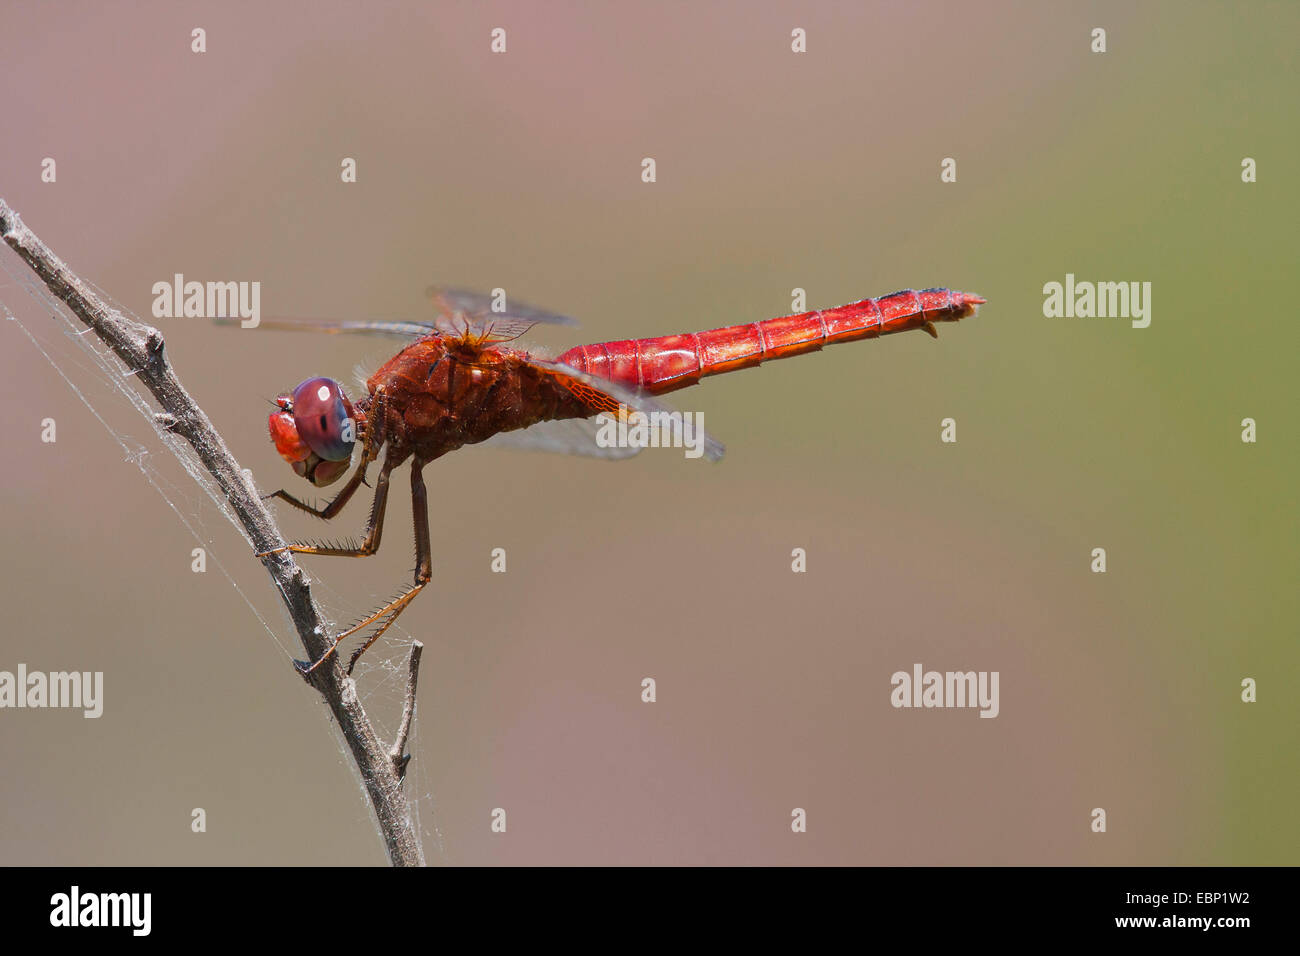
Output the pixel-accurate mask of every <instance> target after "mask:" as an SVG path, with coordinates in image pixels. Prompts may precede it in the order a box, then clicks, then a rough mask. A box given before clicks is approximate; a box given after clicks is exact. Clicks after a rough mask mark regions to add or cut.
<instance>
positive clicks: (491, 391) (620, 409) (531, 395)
mask: <svg viewBox="0 0 1300 956" xmlns="http://www.w3.org/2000/svg"><path fill="white" fill-rule="evenodd" d="M431 295H432V298H433V301H434V303H435V305H436V306H437V308H438V311H439V313H440V316H439V318H437V319H435V320H434V321H432V322H427V323H425V322H341V323H334V324H330V325H325V326H315V327H316V328H318V329H321V330H324V331H331V332H350V331H360V332H381V333H390V334H397V335H405V336H411V337H415V338H416V339H417V340H416V341H414V342H412V343H411V344H409V345H407V346H406V347H405V348H404V349H402V350H401V351H400V352H398V353H397V354H396V355H394V356H393V357H392V358H391V359H389V360H388V361H387V362H386V363H384V365H383V366H382V367H381V368H380V369H379V371H377V372H375V374H374V375H372V376H371V377H370V378H369V380H368V381H367V382H366V388H367V390H368V392H369V394H367V395H366V396H365V397H364V398H362V399H360V400H359V401H356V402H352V401H350V400H349V399H348V396H347V395H346V394H345V393H344V391H343V387H342V386H341V385H340V384H339V383H338V382H336V381H334V380H333V379H329V378H309V379H307V380H306V381H304V382H303V383H302V384H300V385H299V386H298V387H297V388H295V389H294V390H293V392H291V393H286V394H283V395H280V396H279V397H278V398H277V399H276V405H277V410H276V411H275V412H274V413H273V414H272V415H271V417H270V422H269V425H270V430H271V439H272V440H273V441H274V442H275V447H276V450H277V451H279V453H280V455H281V457H283V458H284V459H285V461H287V462H289V464H290V465H292V466H293V470H294V472H295V473H296V474H298V475H299V476H300V477H302V478H306V479H307V480H308V481H310V482H311V483H312V484H314V485H316V486H318V487H324V486H325V485H329V484H332V483H333V482H335V481H337V480H338V479H339V478H340V477H342V475H343V474H344V472H346V471H347V469H348V467H349V466H350V462H351V459H352V454H353V450H354V448H355V446H356V444H357V442H358V441H359V442H360V443H361V456H360V461H359V462H358V464H357V468H356V470H355V471H353V473H352V477H351V478H349V479H348V482H347V483H346V484H345V485H344V486H343V489H342V491H340V493H339V495H338V497H336V498H335V499H334V500H333V501H332V502H330V503H329V504H327V505H325V506H324V507H322V508H316V507H314V506H313V505H310V504H307V503H305V502H303V501H300V500H299V499H297V498H295V497H294V496H293V495H291V494H289V493H288V492H287V491H284V490H283V489H282V490H280V491H277V492H275V493H274V494H273V495H269V496H268V497H271V498H281V499H283V500H284V501H287V502H288V503H289V504H291V505H293V506H294V507H295V508H300V509H301V510H303V511H306V512H309V513H310V514H314V515H316V516H318V517H320V518H326V519H329V518H333V517H334V516H335V515H337V514H338V513H339V512H340V511H342V510H343V507H344V505H346V504H347V503H348V501H350V500H351V498H352V496H353V494H354V493H355V492H356V490H357V489H358V488H359V487H360V486H361V485H362V484H363V483H367V482H366V469H367V468H368V467H369V465H370V463H371V462H373V461H375V460H376V459H377V458H378V456H379V452H380V450H381V449H382V450H383V451H384V460H383V463H382V464H381V465H380V467H379V477H378V479H377V481H376V483H375V497H374V503H373V505H372V506H371V509H370V520H369V521H368V522H367V524H366V531H365V537H364V538H363V539H362V541H361V543H360V544H356V543H354V542H343V543H329V544H323V543H311V542H296V543H294V544H291V545H288V550H290V551H293V552H297V553H299V554H327V555H339V556H343V557H362V556H365V555H371V554H374V553H375V552H376V551H378V550H379V541H380V536H381V534H382V533H383V529H384V509H385V506H386V504H387V502H388V480H389V475H390V474H391V473H392V471H393V469H394V468H396V467H397V466H399V465H401V464H402V463H403V462H405V461H406V460H407V459H408V458H409V459H411V500H412V505H413V511H414V515H415V548H416V568H415V580H414V582H413V583H412V584H411V585H410V587H408V588H406V589H405V590H403V591H402V592H401V593H400V594H399V595H398V596H397V597H396V598H394V599H393V600H392V601H390V602H389V603H388V604H386V605H385V606H384V607H382V608H380V609H379V610H377V611H375V613H373V614H371V615H369V616H368V617H366V618H365V619H363V620H361V621H359V622H358V623H357V624H355V625H354V626H352V627H351V628H349V629H348V630H346V631H344V632H343V633H342V634H340V635H339V636H338V637H337V638H335V641H334V643H333V645H332V646H331V647H330V649H329V650H328V651H326V652H325V653H324V654H323V655H322V656H321V658H320V660H317V661H316V662H314V663H311V664H308V663H306V662H303V661H296V662H295V664H296V665H297V666H298V669H299V671H300V672H301V673H303V674H304V676H306V675H308V674H310V673H311V672H312V671H313V670H315V669H316V668H317V667H319V666H320V664H321V663H322V662H324V661H325V660H326V659H327V658H328V657H329V656H330V654H332V653H333V652H334V650H335V649H336V648H337V647H338V645H339V643H340V642H341V641H343V640H344V639H346V638H348V637H350V636H352V635H353V634H356V633H358V632H359V631H362V630H364V629H365V628H367V627H370V626H371V625H375V624H377V625H378V627H377V629H376V630H375V631H374V633H373V634H371V635H370V637H369V638H368V639H367V640H366V641H365V643H364V644H362V646H361V647H360V648H359V649H358V650H357V651H356V652H355V653H354V654H353V655H352V658H351V660H349V662H348V673H349V674H350V673H351V672H352V668H353V667H354V666H355V665H356V662H357V659H358V658H359V657H360V656H361V655H362V654H364V653H365V652H366V650H367V649H368V648H370V647H371V645H373V644H374V643H375V641H377V640H378V639H379V638H380V636H381V635H382V634H383V633H384V631H385V630H387V629H388V627H389V626H390V625H391V624H392V623H393V621H394V620H396V619H397V616H398V615H399V614H401V612H402V611H403V610H405V609H406V607H407V606H408V605H409V604H410V603H411V601H412V600H413V599H414V598H415V596H416V595H417V594H418V593H419V592H420V591H421V590H422V589H423V588H424V587H425V585H427V584H428V583H429V580H430V579H431V578H432V576H433V561H432V556H431V548H430V541H429V505H428V499H427V495H426V493H425V489H424V478H423V471H424V466H425V465H427V464H428V463H429V462H431V461H433V460H434V459H436V458H440V457H442V456H443V455H445V454H447V452H449V451H455V450H456V449H457V448H460V447H461V446H462V445H472V444H477V443H479V442H483V441H487V440H489V439H494V443H496V444H510V445H513V446H514V447H527V448H541V449H546V450H552V451H565V452H569V453H572V454H589V455H595V456H599V457H604V458H615V457H625V456H627V455H629V454H635V452H636V451H637V450H638V449H636V448H626V447H624V448H614V447H605V445H607V444H608V442H605V443H603V444H602V443H601V442H600V441H599V440H598V438H597V434H598V430H599V428H598V425H597V424H596V421H595V419H594V416H597V415H600V414H601V413H606V414H607V415H610V416H627V415H628V414H629V413H630V412H641V413H643V414H647V415H651V414H654V413H656V412H658V413H663V412H667V409H666V408H665V406H663V405H661V404H660V403H659V402H657V401H656V400H655V398H654V396H656V395H661V394H663V393H665V392H672V391H676V390H677V389H679V388H686V387H687V386H689V385H694V384H695V383H696V382H698V381H699V380H700V379H702V378H704V377H705V376H707V375H717V374H719V373H721V372H731V371H735V370H736V369H742V368H751V367H752V366H755V365H758V364H759V363H761V362H765V361H767V360H769V359H778V358H787V357H789V356H791V355H801V354H803V353H804V352H813V351H816V350H818V349H820V348H821V347H822V346H823V345H829V344H833V343H836V342H851V341H854V340H856V339H873V338H877V337H878V336H881V335H891V334H893V333H895V332H905V331H907V330H909V329H924V330H926V331H927V332H929V333H930V335H932V336H935V337H936V338H937V337H938V333H937V332H936V331H935V327H934V323H936V322H955V321H957V320H958V319H964V318H967V317H968V316H971V315H974V314H975V310H976V307H977V306H979V305H982V304H983V302H984V299H982V298H980V297H979V296H977V295H972V294H971V293H969V292H953V291H951V290H949V289H925V290H922V291H920V292H916V291H912V290H908V291H905V292H895V293H893V294H892V295H887V296H884V297H882V298H879V299H863V300H862V301H860V302H854V303H851V304H849V305H842V306H840V307H839V308H837V309H825V310H819V311H813V312H804V313H802V314H800V315H788V316H783V317H781V318H775V319H767V320H766V321H763V322H750V323H747V324H745V325H732V326H728V327H726V328H721V329H713V330H712V331H709V332H688V333H685V334H683V335H666V336H660V337H658V338H648V339H628V340H624V341H619V342H599V343H596V344H595V345H580V346H578V347H576V348H573V349H570V350H569V351H567V352H565V353H564V354H563V355H561V356H559V358H557V359H546V358H543V357H541V356H539V355H536V354H532V353H529V352H526V351H523V350H521V349H517V348H510V347H507V346H505V345H503V344H502V343H505V342H511V341H513V340H514V339H516V338H518V337H519V336H520V335H522V334H523V333H524V332H526V331H527V330H528V329H529V328H531V327H532V326H533V325H535V324H537V323H539V322H543V323H551V324H561V325H573V324H575V323H574V322H573V320H572V319H569V318H566V317H564V316H559V315H555V314H553V313H550V312H544V311H541V310H539V309H533V308H531V307H527V306H522V305H520V304H517V303H516V304H513V305H512V306H511V308H509V309H503V308H498V307H499V306H502V305H503V303H502V302H501V301H500V300H499V299H496V300H494V299H493V298H492V297H489V296H484V295H480V294H477V293H472V292H462V291H456V290H449V289H436V290H431ZM262 324H263V325H268V326H270V327H273V328H274V327H279V328H303V327H304V326H305V323H294V322H278V323H277V322H263V323H262ZM722 452H723V448H722V445H720V444H719V443H717V442H716V441H714V440H713V439H711V438H708V437H707V436H706V437H704V438H703V454H704V456H705V457H706V458H709V459H710V460H717V459H718V458H720V457H722Z"/></svg>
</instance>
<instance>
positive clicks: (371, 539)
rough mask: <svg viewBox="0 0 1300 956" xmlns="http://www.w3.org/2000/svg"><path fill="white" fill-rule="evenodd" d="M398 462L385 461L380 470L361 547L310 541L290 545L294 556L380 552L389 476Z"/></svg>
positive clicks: (342, 556) (358, 554)
mask: <svg viewBox="0 0 1300 956" xmlns="http://www.w3.org/2000/svg"><path fill="white" fill-rule="evenodd" d="M395 465H396V462H394V461H392V460H391V458H386V459H384V464H383V467H381V468H380V469H379V478H378V480H377V481H376V482H375V500H374V503H373V504H372V505H371V506H370V520H369V521H368V522H367V523H366V536H365V538H363V539H362V541H361V544H360V545H349V546H346V547H345V546H342V545H337V544H313V543H312V542H310V541H295V542H294V543H293V544H290V545H288V550H290V551H292V552H293V553H294V554H327V555H330V556H331V557H336V558H366V557H369V556H370V555H372V554H374V553H375V552H376V551H378V550H379V540H380V538H381V537H382V536H383V533H384V512H385V511H386V510H387V508H388V476H389V475H390V474H391V473H392V470H393V468H394V466H395Z"/></svg>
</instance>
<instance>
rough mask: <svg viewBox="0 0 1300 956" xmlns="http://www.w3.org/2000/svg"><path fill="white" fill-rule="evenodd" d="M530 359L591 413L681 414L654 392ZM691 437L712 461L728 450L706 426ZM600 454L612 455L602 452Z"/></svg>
mask: <svg viewBox="0 0 1300 956" xmlns="http://www.w3.org/2000/svg"><path fill="white" fill-rule="evenodd" d="M528 362H529V364H530V365H532V366H533V368H535V369H537V370H538V371H540V372H542V373H544V374H546V375H550V376H552V377H553V378H554V379H555V380H556V381H558V382H560V384H562V385H564V387H565V388H567V389H568V390H569V391H570V392H571V393H573V394H574V395H575V396H577V397H578V398H579V399H580V400H582V401H583V402H584V403H585V404H586V405H587V407H588V408H590V409H591V414H592V415H599V414H601V413H604V414H607V415H612V416H615V417H617V416H619V415H621V414H623V413H624V412H625V411H626V412H632V411H635V412H642V413H643V414H645V415H649V416H664V415H667V416H672V417H680V416H681V412H679V411H676V410H675V409H673V408H672V407H671V406H669V405H665V404H664V403H663V402H661V401H659V399H657V398H655V397H654V396H653V395H647V394H646V393H645V392H639V391H637V390H636V389H632V388H628V387H626V386H624V385H620V384H618V383H617V382H611V381H610V380H609V379H606V378H600V377H598V376H595V375H588V374H587V373H586V372H581V371H579V370H578V369H576V368H574V367H573V366H571V365H565V364H564V363H563V362H552V361H548V360H546V359H541V358H537V357H536V356H529V359H528ZM661 420H662V419H661ZM534 427H536V426H534ZM596 431H597V429H595V428H593V430H592V441H593V443H594V442H595V435H596ZM692 437H693V438H695V439H696V440H698V441H700V443H701V450H702V452H703V456H704V457H705V458H706V459H708V460H709V461H718V460H719V459H720V458H721V457H722V456H723V454H725V452H726V446H724V445H723V444H722V442H720V441H718V440H717V439H716V438H714V437H713V436H712V435H710V434H709V433H708V432H705V431H703V429H701V430H700V431H699V434H698V435H695V436H692ZM597 447H598V448H599V446H597ZM623 450H626V449H623ZM600 451H601V452H606V451H609V449H605V448H601V449H600ZM601 457H609V456H605V455H601Z"/></svg>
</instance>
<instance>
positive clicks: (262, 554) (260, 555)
mask: <svg viewBox="0 0 1300 956" xmlns="http://www.w3.org/2000/svg"><path fill="white" fill-rule="evenodd" d="M291 548H292V546H291V545H287V544H286V545H285V546H284V547H282V548H272V549H271V550H270V551H259V552H257V554H255V555H253V557H255V558H265V557H266V556H267V555H268V554H279V553H280V552H281V551H289V550H291Z"/></svg>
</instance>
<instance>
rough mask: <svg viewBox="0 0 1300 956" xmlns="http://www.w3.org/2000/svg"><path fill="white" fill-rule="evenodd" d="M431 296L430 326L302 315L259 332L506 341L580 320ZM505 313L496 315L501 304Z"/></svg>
mask: <svg viewBox="0 0 1300 956" xmlns="http://www.w3.org/2000/svg"><path fill="white" fill-rule="evenodd" d="M426 295H427V296H428V297H429V298H430V299H431V300H432V302H433V305H434V308H435V310H436V311H437V313H438V314H437V315H436V316H434V317H433V318H430V319H428V320H426V321H416V320H402V319H398V320H388V319H321V318H301V317H298V316H288V315H285V316H280V315H277V316H270V317H267V318H264V319H262V320H261V321H260V322H259V323H258V326H257V327H258V328H264V329H274V330H275V331H278V332H279V331H283V332H324V333H325V334H327V335H338V334H340V333H345V332H347V333H361V334H366V335H395V336H398V337H400V338H408V339H422V338H424V337H425V336H426V335H433V334H434V333H439V334H442V335H449V336H452V337H454V338H472V339H475V340H476V341H480V342H507V341H510V340H511V339H517V338H519V336H521V335H523V334H524V333H525V332H527V331H528V330H529V329H531V328H532V327H533V326H534V325H565V326H576V325H577V324H578V323H577V321H576V320H575V319H572V318H570V317H569V316H567V315H560V314H558V313H555V312H547V311H546V310H544V309H538V308H535V307H534V306H531V305H527V304H525V303H523V302H517V301H515V300H514V299H512V298H505V299H504V301H501V300H498V299H497V297H495V296H493V295H490V294H488V293H484V292H471V291H469V290H467V289H452V288H447V287H445V286H430V287H429V289H428V290H426ZM499 303H500V304H502V305H503V306H504V308H503V310H502V311H499V312H498V311H493V307H494V306H495V305H497V304H499ZM213 321H214V322H216V324H217V325H225V326H233V325H238V324H240V320H239V319H237V318H236V319H214V320H213Z"/></svg>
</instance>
